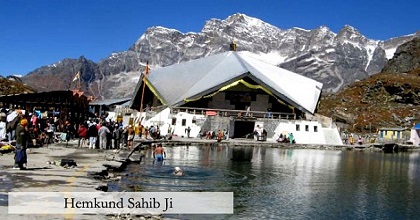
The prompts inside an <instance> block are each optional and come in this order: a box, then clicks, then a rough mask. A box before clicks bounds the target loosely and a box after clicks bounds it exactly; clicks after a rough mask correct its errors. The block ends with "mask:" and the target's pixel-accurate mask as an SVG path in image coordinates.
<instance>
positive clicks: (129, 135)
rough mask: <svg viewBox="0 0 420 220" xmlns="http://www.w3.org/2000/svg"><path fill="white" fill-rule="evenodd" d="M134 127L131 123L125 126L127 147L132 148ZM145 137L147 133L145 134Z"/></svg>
mask: <svg viewBox="0 0 420 220" xmlns="http://www.w3.org/2000/svg"><path fill="white" fill-rule="evenodd" d="M134 133H135V132H134V128H133V126H132V125H128V128H127V147H128V149H130V150H131V149H132V148H133V145H134ZM146 138H147V135H146Z"/></svg>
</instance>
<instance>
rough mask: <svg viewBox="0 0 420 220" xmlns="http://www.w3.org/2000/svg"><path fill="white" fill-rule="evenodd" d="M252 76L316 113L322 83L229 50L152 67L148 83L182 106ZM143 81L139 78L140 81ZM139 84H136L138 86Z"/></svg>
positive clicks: (172, 103)
mask: <svg viewBox="0 0 420 220" xmlns="http://www.w3.org/2000/svg"><path fill="white" fill-rule="evenodd" d="M244 77H249V78H251V79H252V80H254V81H255V82H257V83H259V84H260V85H262V86H264V87H265V88H267V89H268V90H270V91H271V92H272V93H273V94H274V95H276V96H278V97H280V98H281V99H283V100H284V101H286V102H288V103H289V104H291V105H293V106H295V107H297V108H299V109H301V110H302V111H305V112H309V113H312V114H313V113H314V111H315V109H316V105H317V103H318V100H319V97H320V94H321V89H322V83H320V82H317V81H315V80H313V79H310V78H307V77H304V76H302V75H299V74H297V73H293V72H291V71H288V70H286V69H282V68H279V67H277V66H274V65H272V64H269V63H266V62H264V61H262V60H259V59H257V58H255V55H254V56H252V54H251V53H249V52H245V51H244V52H236V51H229V52H224V53H220V54H216V55H212V56H207V57H204V58H200V59H196V60H191V61H188V62H183V63H179V64H174V65H171V66H167V67H161V68H157V69H153V70H151V71H150V73H149V75H148V77H147V85H148V86H149V87H152V88H151V89H152V90H153V91H154V93H155V94H156V95H157V96H158V97H159V98H160V99H161V101H162V102H163V104H165V105H167V106H180V105H182V104H184V103H185V100H186V99H194V98H197V97H200V96H202V95H205V94H208V93H211V92H214V91H217V90H218V89H220V88H221V87H223V86H226V85H229V84H230V83H233V82H235V81H236V80H239V79H242V78H244ZM140 84H141V81H140V82H139V85H140ZM139 85H138V86H137V88H139Z"/></svg>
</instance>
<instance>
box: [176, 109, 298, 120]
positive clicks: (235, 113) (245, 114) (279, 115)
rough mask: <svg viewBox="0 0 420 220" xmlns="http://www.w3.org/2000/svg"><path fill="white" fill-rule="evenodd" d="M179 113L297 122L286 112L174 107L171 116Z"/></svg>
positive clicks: (292, 114) (294, 117)
mask: <svg viewBox="0 0 420 220" xmlns="http://www.w3.org/2000/svg"><path fill="white" fill-rule="evenodd" d="M178 112H186V113H190V114H200V115H209V116H215V115H218V116H223V117H237V118H267V119H289V120H292V119H294V120H296V119H297V116H296V114H294V113H286V112H267V111H245V110H229V109H211V108H192V107H173V108H171V114H177V113H178Z"/></svg>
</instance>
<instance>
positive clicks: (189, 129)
mask: <svg viewBox="0 0 420 220" xmlns="http://www.w3.org/2000/svg"><path fill="white" fill-rule="evenodd" d="M185 132H186V133H187V138H190V133H191V128H190V126H188V128H186V129H185Z"/></svg>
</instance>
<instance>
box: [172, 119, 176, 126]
mask: <svg viewBox="0 0 420 220" xmlns="http://www.w3.org/2000/svg"><path fill="white" fill-rule="evenodd" d="M172 125H176V118H175V117H174V118H172Z"/></svg>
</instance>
